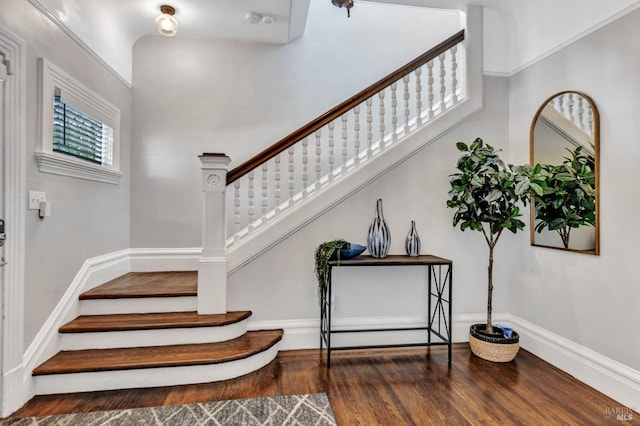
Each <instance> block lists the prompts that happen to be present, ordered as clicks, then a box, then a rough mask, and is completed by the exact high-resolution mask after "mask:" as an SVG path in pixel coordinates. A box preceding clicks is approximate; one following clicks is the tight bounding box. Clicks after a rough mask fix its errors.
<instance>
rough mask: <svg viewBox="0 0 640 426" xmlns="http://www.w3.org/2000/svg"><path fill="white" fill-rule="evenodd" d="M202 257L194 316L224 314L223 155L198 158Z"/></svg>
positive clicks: (225, 185)
mask: <svg viewBox="0 0 640 426" xmlns="http://www.w3.org/2000/svg"><path fill="white" fill-rule="evenodd" d="M199 157H200V161H201V162H202V201H203V202H202V255H201V256H200V260H199V261H198V313H199V314H201V315H202V314H221V313H226V312H227V258H226V253H225V251H226V241H227V219H226V212H227V206H226V197H225V191H226V189H227V169H228V166H229V162H230V161H231V159H230V158H229V157H227V156H226V155H224V154H206V153H205V154H202V155H201V156H199Z"/></svg>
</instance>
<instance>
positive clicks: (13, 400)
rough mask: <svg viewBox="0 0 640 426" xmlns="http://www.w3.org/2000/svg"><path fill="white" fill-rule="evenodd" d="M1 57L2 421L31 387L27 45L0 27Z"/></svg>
mask: <svg viewBox="0 0 640 426" xmlns="http://www.w3.org/2000/svg"><path fill="white" fill-rule="evenodd" d="M0 53H2V56H3V57H4V59H3V60H4V61H5V63H6V64H7V68H8V74H9V75H8V79H7V81H6V82H5V83H4V84H5V87H4V98H5V104H4V108H3V113H4V120H3V123H4V124H3V127H4V135H3V137H4V141H3V144H4V147H3V149H4V154H5V155H4V164H3V165H2V170H3V172H4V184H5V188H4V210H5V211H4V219H5V224H6V226H5V232H6V234H7V240H6V243H5V257H6V259H7V262H8V263H7V265H6V266H5V267H4V268H3V270H2V273H3V278H4V288H3V289H2V291H1V292H0V303H2V306H3V314H4V315H3V316H0V329H1V331H2V333H1V334H2V337H1V338H2V344H1V350H2V357H1V360H2V364H1V365H0V403H1V405H0V416H1V417H5V416H7V415H9V414H11V413H13V412H14V411H15V410H17V409H18V408H20V407H21V406H22V405H23V404H24V403H25V402H26V401H27V399H28V398H29V393H30V388H31V382H30V377H29V376H28V375H26V374H25V372H24V371H23V370H24V367H23V357H24V283H25V217H26V201H27V200H26V198H27V197H26V186H25V173H26V148H25V145H26V125H25V123H26V107H25V99H26V97H25V90H26V79H25V75H26V73H25V67H26V48H25V43H24V41H22V40H21V39H20V38H19V37H18V36H17V35H15V34H13V33H12V32H10V31H9V30H7V29H6V28H4V27H2V26H0Z"/></svg>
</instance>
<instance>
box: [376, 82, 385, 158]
mask: <svg viewBox="0 0 640 426" xmlns="http://www.w3.org/2000/svg"><path fill="white" fill-rule="evenodd" d="M378 99H379V110H378V113H379V115H380V149H381V150H383V149H384V133H385V128H384V114H385V111H384V89H383V90H381V91H379V92H378Z"/></svg>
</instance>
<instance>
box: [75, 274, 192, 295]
mask: <svg viewBox="0 0 640 426" xmlns="http://www.w3.org/2000/svg"><path fill="white" fill-rule="evenodd" d="M197 293H198V273H197V272H195V271H171V272H130V273H128V274H125V275H123V276H121V277H118V278H115V279H113V280H111V281H109V282H107V283H105V284H102V285H100V286H98V287H95V288H92V289H91V290H88V291H86V292H84V293H82V294H81V295H80V300H87V299H118V298H127V297H177V296H196V295H197Z"/></svg>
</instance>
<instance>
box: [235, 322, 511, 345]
mask: <svg viewBox="0 0 640 426" xmlns="http://www.w3.org/2000/svg"><path fill="white" fill-rule="evenodd" d="M493 317H494V321H495V322H496V323H497V324H504V325H509V321H508V314H494V315H493ZM485 321H486V316H485V315H484V314H465V315H454V317H453V327H452V331H453V339H452V341H453V342H454V343H455V342H467V341H469V326H471V325H472V324H476V323H481V322H485ZM425 322H426V318H425V317H361V318H336V319H335V320H334V327H335V329H336V330H339V329H341V328H342V329H344V328H350V329H365V328H377V327H380V328H384V327H386V328H390V327H398V328H399V327H418V326H421V325H424V324H425ZM442 327H443V329H444V324H443V325H442ZM247 328H248V329H249V330H267V329H276V328H281V329H283V330H284V331H285V333H284V336H283V338H282V342H281V343H280V349H281V350H294V349H317V348H319V347H320V320H319V319H303V320H274V321H251V320H249V325H248V326H247ZM420 333H422V334H424V331H417V332H388V333H386V334H387V337H391V338H393V339H395V340H398V341H407V342H408V341H411V339H413V341H417V340H416V339H415V337H417V338H418V339H420V338H422V339H424V336H422V335H421V334H420ZM375 334H376V333H371V336H373V337H369V338H364V340H363V338H359V342H361V343H362V344H369V343H371V344H375V339H376V337H375Z"/></svg>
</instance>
